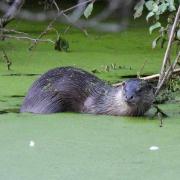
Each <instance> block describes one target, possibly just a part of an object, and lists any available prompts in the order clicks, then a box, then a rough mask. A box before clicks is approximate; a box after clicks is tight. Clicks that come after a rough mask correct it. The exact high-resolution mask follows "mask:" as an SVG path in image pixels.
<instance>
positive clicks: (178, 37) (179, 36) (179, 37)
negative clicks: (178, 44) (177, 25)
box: [177, 29, 180, 40]
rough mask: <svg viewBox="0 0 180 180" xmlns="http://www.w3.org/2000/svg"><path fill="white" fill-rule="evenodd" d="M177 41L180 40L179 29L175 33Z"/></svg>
mask: <svg viewBox="0 0 180 180" xmlns="http://www.w3.org/2000/svg"><path fill="white" fill-rule="evenodd" d="M177 39H179V40H180V29H178V31H177Z"/></svg>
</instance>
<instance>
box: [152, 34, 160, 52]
mask: <svg viewBox="0 0 180 180" xmlns="http://www.w3.org/2000/svg"><path fill="white" fill-rule="evenodd" d="M160 39H161V36H158V37H156V38H155V39H154V41H153V42H152V48H153V49H154V48H155V47H156V46H157V43H158V41H159V40H160Z"/></svg>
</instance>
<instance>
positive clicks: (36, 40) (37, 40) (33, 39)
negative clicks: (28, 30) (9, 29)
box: [3, 35, 55, 44]
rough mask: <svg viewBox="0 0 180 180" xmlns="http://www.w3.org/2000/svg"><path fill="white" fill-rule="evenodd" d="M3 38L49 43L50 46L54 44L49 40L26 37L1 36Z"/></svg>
mask: <svg viewBox="0 0 180 180" xmlns="http://www.w3.org/2000/svg"><path fill="white" fill-rule="evenodd" d="M3 36H4V37H5V38H14V39H18V40H21V39H24V40H28V41H32V42H50V43H52V44H55V42H54V41H53V40H51V39H36V38H31V37H27V36H12V35H3Z"/></svg>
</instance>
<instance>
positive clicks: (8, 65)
mask: <svg viewBox="0 0 180 180" xmlns="http://www.w3.org/2000/svg"><path fill="white" fill-rule="evenodd" d="M2 52H3V57H4V61H5V63H6V65H7V68H8V70H11V65H12V62H11V60H10V59H9V57H8V56H7V54H6V52H5V50H4V49H2Z"/></svg>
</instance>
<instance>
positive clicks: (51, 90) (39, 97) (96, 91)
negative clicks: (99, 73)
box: [20, 67, 154, 116]
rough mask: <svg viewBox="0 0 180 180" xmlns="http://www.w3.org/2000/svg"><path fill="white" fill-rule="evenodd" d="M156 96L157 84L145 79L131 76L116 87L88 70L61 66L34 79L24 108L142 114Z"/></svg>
mask: <svg viewBox="0 0 180 180" xmlns="http://www.w3.org/2000/svg"><path fill="white" fill-rule="evenodd" d="M153 100H154V92H153V87H152V86H151V85H150V84H149V83H147V82H146V81H144V80H140V79H130V80H127V81H125V82H124V83H123V84H122V85H121V86H119V87H112V86H111V85H108V84H107V83H105V82H104V81H102V80H100V79H99V78H97V77H96V76H94V75H92V74H90V73H88V72H86V71H84V70H81V69H78V68H74V67H60V68H55V69H52V70H50V71H48V72H46V73H45V74H43V75H42V76H41V77H40V78H39V79H38V80H37V81H35V82H34V84H33V85H32V87H31V88H30V89H29V92H28V94H27V96H26V97H25V99H24V103H23V105H22V107H21V110H20V111H21V112H31V113H39V114H48V113H57V112H64V111H73V112H82V113H93V114H108V115H120V116H140V115H143V114H144V113H145V112H146V111H147V110H148V109H149V108H150V107H151V105H152V103H153Z"/></svg>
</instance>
